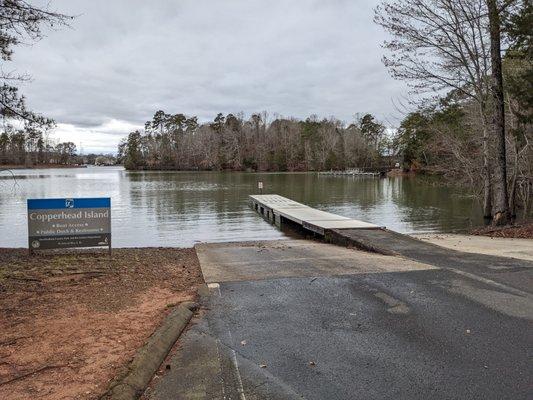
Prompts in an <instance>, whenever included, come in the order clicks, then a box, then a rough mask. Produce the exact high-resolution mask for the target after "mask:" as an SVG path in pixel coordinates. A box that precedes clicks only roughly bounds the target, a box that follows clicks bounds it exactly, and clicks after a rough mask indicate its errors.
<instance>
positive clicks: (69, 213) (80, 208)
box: [28, 197, 111, 254]
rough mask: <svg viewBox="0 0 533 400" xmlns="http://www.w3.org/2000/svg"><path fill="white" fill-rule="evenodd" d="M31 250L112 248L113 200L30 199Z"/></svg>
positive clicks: (29, 232) (29, 233) (29, 244)
mask: <svg viewBox="0 0 533 400" xmlns="http://www.w3.org/2000/svg"><path fill="white" fill-rule="evenodd" d="M28 247H29V251H30V254H32V253H33V251H34V250H48V249H64V248H71V247H109V254H111V199H110V198H109V197H100V198H79V199H28Z"/></svg>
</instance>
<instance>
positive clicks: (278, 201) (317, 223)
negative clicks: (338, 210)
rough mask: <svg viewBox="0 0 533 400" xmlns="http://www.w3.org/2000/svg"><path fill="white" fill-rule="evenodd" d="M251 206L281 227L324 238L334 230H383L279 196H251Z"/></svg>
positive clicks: (367, 223) (379, 227)
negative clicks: (297, 228) (293, 226)
mask: <svg viewBox="0 0 533 400" xmlns="http://www.w3.org/2000/svg"><path fill="white" fill-rule="evenodd" d="M250 206H251V207H252V208H253V209H254V210H255V211H256V212H257V213H259V214H260V215H261V216H263V218H265V219H266V220H268V221H269V222H271V223H272V224H274V225H276V226H278V227H281V225H282V224H283V223H284V222H287V221H289V222H290V223H293V224H296V225H299V226H301V227H302V228H303V229H305V230H308V231H311V232H313V233H317V234H319V235H322V236H324V235H325V233H326V231H328V230H332V229H381V228H384V227H383V226H378V225H374V224H371V223H369V222H364V221H359V220H357V219H351V218H348V217H343V216H340V215H336V214H332V213H329V212H326V211H321V210H317V209H315V208H312V207H309V206H306V205H305V204H302V203H298V202H296V201H294V200H291V199H288V198H286V197H283V196H279V195H277V194H262V195H251V196H250Z"/></svg>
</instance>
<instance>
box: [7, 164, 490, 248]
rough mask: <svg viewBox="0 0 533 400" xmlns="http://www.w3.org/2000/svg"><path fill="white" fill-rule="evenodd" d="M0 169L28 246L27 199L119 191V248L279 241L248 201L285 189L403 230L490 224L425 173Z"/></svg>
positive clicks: (115, 207) (114, 196) (115, 201)
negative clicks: (260, 185) (418, 175)
mask: <svg viewBox="0 0 533 400" xmlns="http://www.w3.org/2000/svg"><path fill="white" fill-rule="evenodd" d="M14 173H15V175H16V183H14V181H13V179H12V178H11V177H10V176H9V175H7V174H6V173H5V172H4V173H2V174H0V247H26V246H27V236H26V235H27V225H26V199H28V198H45V197H99V196H109V197H111V204H112V230H113V244H114V246H116V247H137V246H174V247H186V246H191V245H193V244H194V243H197V242H215V241H235V240H257V239H276V238H282V237H284V235H283V233H281V232H280V231H278V230H277V229H276V228H275V227H272V226H270V225H269V224H268V223H266V222H265V221H263V220H262V219H261V218H260V217H259V216H258V215H257V214H255V213H254V212H253V211H252V210H251V209H250V208H248V203H247V196H248V195H249V194H253V193H256V192H257V189H256V187H257V181H258V180H261V181H263V182H264V184H265V193H277V194H280V195H282V196H286V197H289V198H291V199H293V200H296V201H299V202H302V203H305V204H308V205H310V206H312V207H315V208H318V209H321V210H325V211H330V212H333V213H336V214H340V215H344V216H346V217H351V218H357V219H361V220H364V221H369V222H373V223H376V224H381V225H385V226H387V227H388V228H390V229H393V230H396V231H399V232H404V233H414V232H450V231H461V230H465V229H468V228H470V227H471V226H475V225H479V224H480V223H481V222H482V218H481V213H480V211H479V209H480V206H479V204H478V203H477V202H476V201H474V200H473V199H472V198H471V197H468V196H466V195H463V194H462V193H460V192H458V191H457V190H452V189H450V188H446V187H440V186H434V185H431V184H429V183H428V182H427V181H425V180H422V179H419V178H385V179H378V178H353V177H333V176H332V177H327V176H318V175H317V174H316V173H256V174H254V173H244V172H243V173H239V172H237V173H236V172H226V173H224V172H127V171H125V170H124V169H122V168H120V167H93V168H76V169H45V170H17V171H14Z"/></svg>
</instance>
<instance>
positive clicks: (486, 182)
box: [479, 102, 492, 220]
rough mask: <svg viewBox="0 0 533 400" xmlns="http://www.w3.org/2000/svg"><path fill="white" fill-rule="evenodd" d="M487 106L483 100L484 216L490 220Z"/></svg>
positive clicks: (481, 109)
mask: <svg viewBox="0 0 533 400" xmlns="http://www.w3.org/2000/svg"><path fill="white" fill-rule="evenodd" d="M486 108H487V106H486V104H485V103H484V102H481V103H480V106H479V110H480V114H481V123H482V126H483V142H482V143H483V144H482V146H483V147H482V148H483V169H482V180H483V218H485V219H488V220H490V219H491V218H492V190H491V180H490V147H489V124H488V121H487V116H486V115H487V109H486Z"/></svg>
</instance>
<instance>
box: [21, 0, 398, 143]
mask: <svg viewBox="0 0 533 400" xmlns="http://www.w3.org/2000/svg"><path fill="white" fill-rule="evenodd" d="M51 5H52V7H53V8H54V9H56V10H58V11H62V12H65V13H69V14H74V15H79V17H78V18H77V19H75V20H74V21H73V22H72V29H62V30H58V31H52V32H49V33H47V37H46V38H45V39H44V40H42V41H41V42H39V43H37V44H35V45H34V46H30V47H20V48H17V49H16V52H15V60H14V62H13V63H12V64H13V65H12V66H13V68H16V69H17V70H18V71H19V72H27V73H29V74H31V75H32V77H33V81H32V82H31V83H30V84H27V85H24V87H23V88H22V90H23V93H24V94H26V95H27V97H28V103H29V105H30V107H31V108H32V109H34V110H35V111H38V112H41V113H43V114H45V115H47V116H50V117H52V118H54V119H56V121H58V122H59V123H61V124H66V125H68V126H69V129H68V130H69V132H70V135H71V136H72V135H74V136H75V135H76V133H75V132H76V129H77V128H79V131H78V133H77V134H78V135H79V136H80V140H82V139H83V137H84V136H86V135H92V138H91V140H90V142H91V143H95V135H96V137H97V136H98V135H102V141H101V144H100V145H98V146H97V147H98V148H99V149H101V148H105V146H106V144H105V137H104V135H109V134H110V133H113V132H109V131H108V129H109V127H110V126H111V127H113V126H122V127H131V126H136V125H138V126H141V125H142V124H143V122H144V121H145V120H147V119H149V118H150V117H151V116H152V115H153V113H154V112H155V111H156V110H158V109H164V110H166V111H167V112H183V113H185V114H189V115H198V116H199V118H200V119H201V120H206V119H211V118H213V117H214V116H215V115H216V113H218V112H224V113H229V112H239V111H243V112H244V113H245V114H250V113H252V112H258V111H263V110H267V111H268V112H270V113H279V114H282V115H285V116H295V117H299V118H305V117H306V116H308V115H310V114H317V115H319V116H330V115H335V116H337V117H339V118H341V119H343V120H346V121H349V120H351V119H352V117H353V115H354V114H355V113H357V112H371V113H373V114H376V115H377V116H378V117H379V118H382V119H386V120H388V121H391V120H394V116H395V115H397V114H398V113H397V112H396V111H395V110H394V107H393V100H395V99H398V98H401V96H402V94H403V93H405V91H406V89H405V86H404V85H403V84H402V83H399V82H396V81H394V80H392V78H390V77H389V76H388V74H387V71H386V70H385V68H384V67H383V65H382V64H381V61H380V58H381V53H382V49H381V48H380V43H381V41H382V40H383V39H384V38H385V34H384V32H382V31H381V29H380V28H379V27H377V26H375V25H374V24H373V22H372V16H373V11H372V9H373V7H374V6H375V5H376V1H370V0H360V1H345V0H329V1H314V0H291V1H287V0H268V1H267V0H262V1H259V0H226V1H219V0H181V1H176V0H174V1H170V0H169V1H163V0H160V1H145V0H113V1H109V0H107V1H102V0H92V1H85V0H55V1H53V2H52V4H51ZM110 121H122V122H123V123H121V124H114V123H110ZM114 133H116V134H126V133H127V132H123V131H121V130H117V131H115V132H114ZM96 142H98V140H96ZM95 146H96V145H95ZM94 148H96V147H94Z"/></svg>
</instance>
